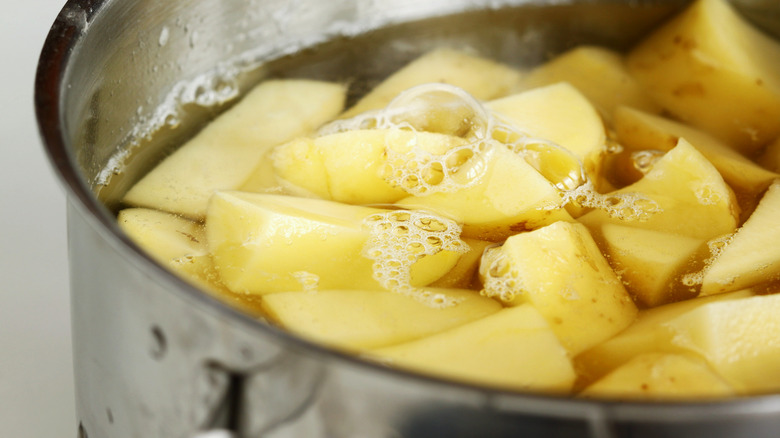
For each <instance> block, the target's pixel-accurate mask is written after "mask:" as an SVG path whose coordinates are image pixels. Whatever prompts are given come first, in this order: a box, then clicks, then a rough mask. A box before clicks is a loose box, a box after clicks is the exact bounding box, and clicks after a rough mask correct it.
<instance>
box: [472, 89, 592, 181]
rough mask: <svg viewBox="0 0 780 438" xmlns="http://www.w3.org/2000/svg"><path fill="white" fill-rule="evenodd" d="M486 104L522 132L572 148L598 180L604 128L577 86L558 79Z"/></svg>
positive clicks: (590, 174)
mask: <svg viewBox="0 0 780 438" xmlns="http://www.w3.org/2000/svg"><path fill="white" fill-rule="evenodd" d="M487 107H488V108H490V109H491V110H492V111H493V112H495V113H497V114H498V115H499V116H500V117H501V119H502V120H504V121H506V122H509V123H510V124H511V125H513V126H514V127H516V128H517V129H519V130H520V131H521V132H525V133H527V134H529V135H530V136H532V137H536V138H541V139H545V140H549V141H551V142H553V143H555V144H557V145H558V146H561V147H563V148H565V149H567V150H569V151H570V152H572V153H573V154H574V156H576V157H577V158H578V159H580V161H582V163H583V165H584V166H585V171H586V172H587V174H588V176H589V177H590V179H591V181H593V182H594V183H596V182H598V177H599V175H600V172H601V161H602V158H603V155H604V153H605V152H606V132H605V130H604V124H603V122H602V121H601V117H599V114H598V112H596V110H595V108H593V105H591V104H590V102H589V101H588V99H587V98H585V96H583V95H582V94H581V93H580V92H579V91H577V89H575V88H574V87H572V86H571V85H569V84H567V83H558V84H554V85H549V86H546V87H541V88H536V89H533V90H529V91H524V92H522V93H518V94H515V95H512V96H508V97H504V98H502V99H498V100H494V101H491V102H489V103H488V104H487Z"/></svg>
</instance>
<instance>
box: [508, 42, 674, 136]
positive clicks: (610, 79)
mask: <svg viewBox="0 0 780 438" xmlns="http://www.w3.org/2000/svg"><path fill="white" fill-rule="evenodd" d="M558 82H568V83H570V84H571V85H572V86H574V87H575V88H576V89H577V90H579V91H580V93H582V94H583V95H585V97H587V98H588V100H589V101H590V102H591V103H592V104H593V106H594V107H595V108H596V109H597V110H598V111H599V113H600V114H601V116H602V117H603V118H604V119H605V120H607V121H609V122H611V121H612V114H613V113H614V112H615V109H616V108H617V107H618V106H621V105H627V106H630V107H633V108H638V109H641V110H643V111H648V112H651V113H658V112H660V111H661V108H660V107H659V106H658V104H656V103H655V102H653V100H652V99H650V97H649V96H648V95H647V93H646V92H645V91H644V89H642V87H640V86H639V84H638V83H637V82H636V80H635V79H634V78H633V77H632V76H631V74H630V73H629V72H628V70H627V68H626V61H625V59H624V57H623V55H621V54H619V53H617V52H615V51H613V50H609V49H606V48H603V47H597V46H578V47H575V48H574V49H571V50H569V51H568V52H566V53H563V54H561V55H558V56H557V57H555V58H553V59H552V60H550V61H548V62H546V63H544V64H542V65H540V66H539V67H536V68H534V69H533V70H531V71H530V72H528V74H527V75H525V76H524V77H523V80H522V83H523V86H524V87H527V88H536V87H541V86H545V85H552V84H555V83H558Z"/></svg>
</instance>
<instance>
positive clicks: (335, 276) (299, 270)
mask: <svg viewBox="0 0 780 438" xmlns="http://www.w3.org/2000/svg"><path fill="white" fill-rule="evenodd" d="M386 211H387V210H381V209H376V208H368V207H359V206H353V205H345V204H339V203H335V202H332V201H326V200H319V199H306V198H293V197H289V196H280V195H267V194H258V193H243V192H217V193H216V194H215V195H214V196H213V197H212V200H211V202H210V203H209V210H208V215H207V217H206V234H207V237H208V242H209V249H210V252H211V254H212V258H213V260H214V265H215V266H216V268H217V269H218V271H219V274H220V278H221V279H222V282H223V283H224V284H225V285H226V286H227V287H228V288H229V289H230V290H232V291H234V292H237V293H250V294H265V293H270V292H281V291H300V290H312V289H344V288H348V289H368V290H375V289H381V286H380V284H379V283H378V282H377V280H375V279H374V270H373V260H371V259H369V258H368V257H366V256H365V255H364V249H365V247H366V243H367V242H368V240H369V239H370V237H371V231H370V230H369V229H368V227H367V226H366V224H365V222H364V221H365V219H366V218H367V217H369V216H371V215H374V214H377V213H383V212H386ZM410 226H411V225H410ZM459 256H460V254H459V253H457V252H453V251H446V250H444V251H440V252H439V253H437V254H434V255H429V256H424V257H422V258H421V259H419V261H417V262H416V263H415V264H414V265H412V266H411V284H412V285H413V286H424V285H427V284H429V283H431V282H433V281H435V280H437V279H438V278H440V277H441V276H442V275H444V274H445V273H446V272H447V271H449V270H450V269H452V267H453V266H454V265H455V263H456V262H457V260H458V258H459Z"/></svg>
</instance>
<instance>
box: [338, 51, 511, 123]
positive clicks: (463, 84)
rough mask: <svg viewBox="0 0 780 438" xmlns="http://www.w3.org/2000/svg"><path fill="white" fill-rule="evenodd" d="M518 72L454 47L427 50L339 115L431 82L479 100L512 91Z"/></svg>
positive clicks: (377, 104) (368, 107) (384, 102)
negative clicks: (447, 85)
mask: <svg viewBox="0 0 780 438" xmlns="http://www.w3.org/2000/svg"><path fill="white" fill-rule="evenodd" d="M520 78H521V73H520V72H519V71H517V70H515V69H513V68H511V67H509V66H507V65H504V64H501V63H498V62H495V61H492V60H489V59H486V58H481V57H478V56H474V55H470V54H468V53H464V52H460V51H457V50H453V49H438V50H434V51H432V52H429V53H427V54H425V55H423V56H421V57H419V58H417V59H416V60H414V61H412V62H411V63H410V64H408V65H407V66H405V67H403V68H402V69H400V70H398V71H396V72H395V73H393V74H392V75H391V76H390V77H389V78H387V79H385V80H384V81H383V82H382V83H380V84H379V85H377V86H376V87H374V88H373V89H372V90H371V91H370V92H369V93H368V94H366V95H365V96H364V97H363V98H362V99H360V101H358V103H357V104H355V106H353V107H352V108H350V109H348V110H347V111H346V112H345V113H344V114H343V115H342V117H352V116H354V115H357V114H360V113H362V112H364V111H368V110H375V109H380V108H384V107H385V106H386V105H387V104H388V103H390V101H391V100H393V99H394V98H395V97H396V96H398V95H399V94H400V93H401V92H402V91H405V90H407V89H409V88H411V87H414V86H417V85H422V84H426V83H431V82H438V83H444V84H449V85H454V86H456V87H459V88H462V89H464V90H465V91H466V92H467V93H469V94H471V95H472V96H474V97H475V98H477V99H480V100H489V99H495V98H498V97H501V96H505V95H507V94H509V93H510V92H512V91H514V90H515V89H516V88H517V87H518V84H519V83H520Z"/></svg>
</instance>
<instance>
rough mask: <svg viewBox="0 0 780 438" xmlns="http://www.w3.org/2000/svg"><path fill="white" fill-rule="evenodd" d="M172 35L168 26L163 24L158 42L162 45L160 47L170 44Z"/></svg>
mask: <svg viewBox="0 0 780 438" xmlns="http://www.w3.org/2000/svg"><path fill="white" fill-rule="evenodd" d="M170 36H171V32H170V30H169V29H168V26H163V28H162V30H160V38H158V40H157V43H158V44H159V45H160V47H165V45H166V44H168V40H169V39H170Z"/></svg>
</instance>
